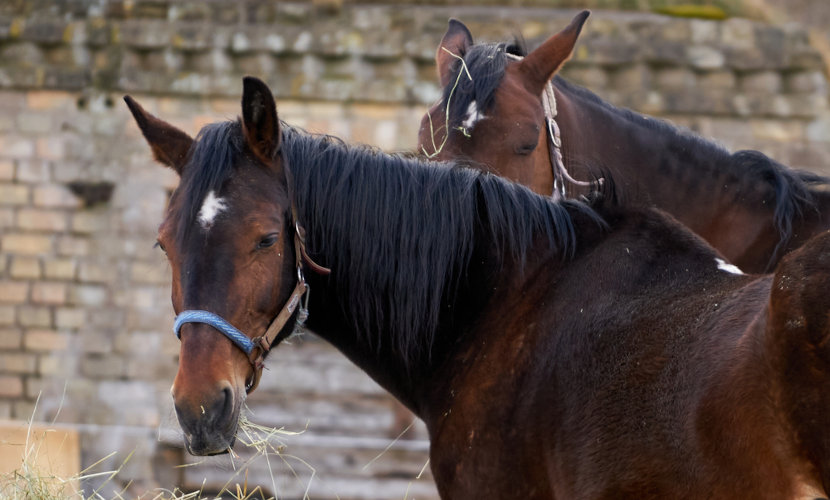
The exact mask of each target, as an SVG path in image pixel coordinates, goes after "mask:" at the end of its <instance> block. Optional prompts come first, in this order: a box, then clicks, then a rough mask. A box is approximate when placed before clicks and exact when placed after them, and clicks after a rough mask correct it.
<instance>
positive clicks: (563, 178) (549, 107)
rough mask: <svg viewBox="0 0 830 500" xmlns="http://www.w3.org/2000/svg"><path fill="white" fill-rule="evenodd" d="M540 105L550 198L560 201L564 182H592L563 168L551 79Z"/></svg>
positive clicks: (563, 195)
mask: <svg viewBox="0 0 830 500" xmlns="http://www.w3.org/2000/svg"><path fill="white" fill-rule="evenodd" d="M504 55H505V56H506V57H507V58H508V59H512V60H514V61H521V60H522V59H524V58H523V57H522V56H517V55H516V54H510V53H508V52H505V53H504ZM542 106H543V107H544V110H545V125H546V128H547V132H548V141H547V142H548V154H549V155H550V165H551V170H552V173H553V192H552V193H551V198H553V199H554V200H556V201H561V200H564V199H565V196H566V191H565V184H566V182H570V183H571V184H573V185H575V186H582V187H590V186H592V185H593V183H592V182H588V181H579V180H576V179H574V178H573V177H571V174H570V173H568V169H567V168H565V162H564V161H563V160H562V136H561V134H560V132H559V125H558V124H557V123H556V115H557V114H558V113H557V110H556V95H555V94H554V93H553V81H552V80H548V82H547V83H546V84H545V90H544V91H543V92H542ZM600 182H601V179H600Z"/></svg>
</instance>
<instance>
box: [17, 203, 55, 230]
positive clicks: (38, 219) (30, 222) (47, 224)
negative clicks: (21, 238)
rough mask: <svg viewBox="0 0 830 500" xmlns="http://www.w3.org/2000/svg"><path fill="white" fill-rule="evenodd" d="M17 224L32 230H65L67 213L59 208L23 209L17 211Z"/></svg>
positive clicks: (21, 227)
mask: <svg viewBox="0 0 830 500" xmlns="http://www.w3.org/2000/svg"><path fill="white" fill-rule="evenodd" d="M17 226H18V227H19V228H20V229H25V230H30V231H53V232H60V231H65V230H66V228H67V215H66V212H62V211H59V210H43V209H28V208H27V209H21V210H20V211H19V212H18V213H17Z"/></svg>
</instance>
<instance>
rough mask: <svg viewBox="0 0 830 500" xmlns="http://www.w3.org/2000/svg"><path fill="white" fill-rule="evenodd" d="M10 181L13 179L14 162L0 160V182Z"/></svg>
mask: <svg viewBox="0 0 830 500" xmlns="http://www.w3.org/2000/svg"><path fill="white" fill-rule="evenodd" d="M12 179H14V162H13V161H12V160H0V181H10V180H12ZM0 185H2V184H0Z"/></svg>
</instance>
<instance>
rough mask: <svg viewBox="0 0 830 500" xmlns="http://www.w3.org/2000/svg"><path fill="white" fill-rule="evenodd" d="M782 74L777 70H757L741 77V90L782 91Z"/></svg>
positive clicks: (775, 92) (772, 92)
mask: <svg viewBox="0 0 830 500" xmlns="http://www.w3.org/2000/svg"><path fill="white" fill-rule="evenodd" d="M781 87H782V82H781V74H780V73H778V72H777V71H757V72H753V73H748V74H746V75H744V76H743V77H741V90H743V91H745V92H764V93H767V94H777V93H779V92H780V91H781Z"/></svg>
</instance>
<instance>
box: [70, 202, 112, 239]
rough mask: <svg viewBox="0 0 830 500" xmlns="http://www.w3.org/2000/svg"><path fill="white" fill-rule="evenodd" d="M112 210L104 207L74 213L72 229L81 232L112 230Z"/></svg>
mask: <svg viewBox="0 0 830 500" xmlns="http://www.w3.org/2000/svg"><path fill="white" fill-rule="evenodd" d="M111 229H112V226H111V222H110V212H109V211H108V210H106V209H104V208H101V209H96V210H84V211H82V212H77V213H75V214H73V215H72V231H74V232H76V233H81V234H91V233H101V232H104V231H107V230H111Z"/></svg>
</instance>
